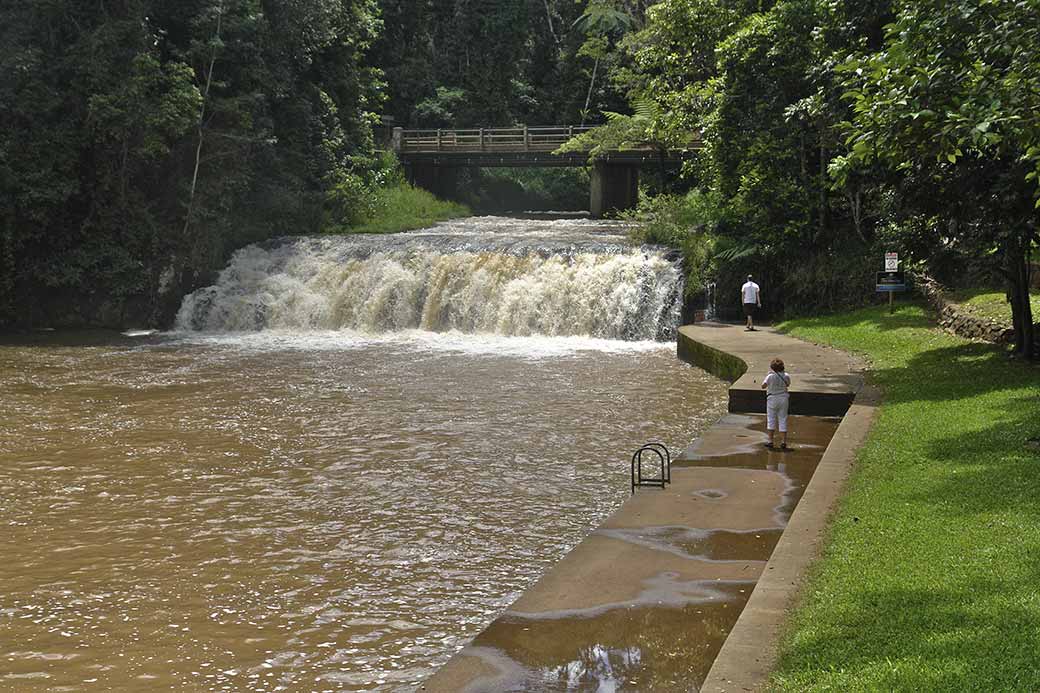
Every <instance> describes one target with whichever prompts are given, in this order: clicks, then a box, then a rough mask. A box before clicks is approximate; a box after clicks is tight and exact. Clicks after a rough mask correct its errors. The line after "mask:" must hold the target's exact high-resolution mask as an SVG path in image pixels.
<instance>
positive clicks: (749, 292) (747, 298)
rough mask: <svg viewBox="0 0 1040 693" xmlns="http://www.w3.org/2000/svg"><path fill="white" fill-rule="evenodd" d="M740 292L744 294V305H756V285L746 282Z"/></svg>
mask: <svg viewBox="0 0 1040 693" xmlns="http://www.w3.org/2000/svg"><path fill="white" fill-rule="evenodd" d="M740 290H741V291H742V292H743V293H744V303H758V284H756V283H755V282H747V283H746V284H744V286H742V287H740Z"/></svg>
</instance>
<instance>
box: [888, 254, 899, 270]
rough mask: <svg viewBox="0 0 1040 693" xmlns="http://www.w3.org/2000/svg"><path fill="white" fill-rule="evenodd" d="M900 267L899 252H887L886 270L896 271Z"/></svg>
mask: <svg viewBox="0 0 1040 693" xmlns="http://www.w3.org/2000/svg"><path fill="white" fill-rule="evenodd" d="M898 269H899V253H885V271H886V272H895V271H896V270H898Z"/></svg>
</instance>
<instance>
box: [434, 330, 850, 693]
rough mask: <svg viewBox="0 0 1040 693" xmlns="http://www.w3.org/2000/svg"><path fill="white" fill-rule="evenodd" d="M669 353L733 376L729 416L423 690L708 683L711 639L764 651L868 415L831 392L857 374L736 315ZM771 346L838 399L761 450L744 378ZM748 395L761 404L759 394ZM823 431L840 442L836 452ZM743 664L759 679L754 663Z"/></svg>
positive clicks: (809, 385)
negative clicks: (666, 478) (785, 445)
mask: <svg viewBox="0 0 1040 693" xmlns="http://www.w3.org/2000/svg"><path fill="white" fill-rule="evenodd" d="M778 350H779V351H778ZM679 352H680V355H681V356H683V357H684V358H685V359H687V360H690V361H692V362H694V363H695V364H697V365H700V366H702V367H704V368H706V369H708V370H709V371H710V372H714V373H717V374H722V375H725V376H726V377H727V379H730V380H734V379H736V381H737V382H736V383H735V384H734V386H733V387H732V388H730V390H731V392H730V407H729V408H730V412H731V413H730V414H728V415H727V416H725V417H723V418H722V419H721V420H720V421H718V422H717V423H716V424H715V425H714V426H712V427H711V428H710V429H708V430H707V431H706V432H705V434H704V435H703V436H701V437H700V438H699V439H698V440H696V441H695V442H694V443H693V444H692V445H691V446H689V447H688V448H687V450H686V451H684V452H683V453H682V454H680V455H679V456H678V459H677V460H676V461H675V463H674V464H673V467H672V483H671V485H670V486H669V487H668V488H667V489H640V490H639V491H638V492H637V493H635V494H634V495H633V496H632V497H631V498H629V499H628V500H627V501H626V502H625V503H624V504H622V506H621V507H620V508H619V509H618V510H617V511H616V512H615V513H614V514H613V515H611V516H610V517H609V518H608V519H607V520H606V521H605V522H604V523H603V524H602V525H601V526H600V527H599V528H598V529H597V530H595V531H594V532H593V533H592V534H590V535H589V536H588V537H586V539H585V540H583V541H582V542H581V543H580V544H579V545H578V546H577V547H575V548H574V549H573V550H572V551H571V552H570V553H568V554H567V555H566V556H565V557H564V558H563V559H562V560H561V561H560V562H559V563H557V564H556V565H555V566H553V567H552V568H551V569H550V570H549V572H548V573H546V574H545V575H544V576H543V577H542V579H541V580H539V581H538V582H537V583H536V584H535V585H534V586H532V587H531V588H530V589H528V590H527V591H526V592H524V593H523V594H522V595H521V597H520V598H519V599H518V600H517V601H516V602H515V603H514V604H513V605H512V606H511V607H510V608H509V609H508V610H507V611H506V612H505V613H504V614H502V615H501V616H500V617H499V618H498V619H496V620H495V621H494V622H493V623H492V624H491V625H490V626H489V627H488V628H486V629H485V630H484V631H483V632H482V633H481V634H480V635H478V636H477V637H476V638H475V639H474V641H473V642H472V643H471V644H470V645H469V646H467V647H466V648H464V649H463V650H461V651H460V652H458V653H457V654H456V655H455V657H453V658H452V659H451V660H450V661H449V662H448V663H447V664H446V665H445V666H444V667H443V668H442V669H441V670H440V671H439V672H438V673H437V674H435V675H434V676H433V677H432V678H431V679H429V680H428V681H427V682H426V685H425V686H424V688H423V690H425V691H452V692H453V693H456V692H458V691H466V692H472V693H476V692H478V691H499V690H546V689H550V688H551V689H556V688H560V689H566V690H571V689H575V688H591V687H600V688H609V689H611V690H615V689H625V690H677V691H678V690H690V689H695V688H696V687H697V686H699V685H700V683H701V682H702V681H705V677H706V676H707V677H708V678H709V679H710V678H711V676H712V674H711V673H710V672H709V670H711V671H714V669H713V663H714V666H718V660H717V659H716V655H717V654H718V653H719V651H720V648H724V646H723V643H724V642H725V643H726V645H725V647H729V646H730V641H731V640H734V639H736V640H737V641H739V642H738V643H737V645H738V646H737V648H736V649H733V648H731V652H733V653H735V654H734V655H731V656H730V658H729V660H728V661H729V662H731V663H732V664H735V665H747V666H753V664H752V662H753V661H754V660H757V661H758V662H759V663H763V662H766V659H765V654H766V652H765V651H766V650H771V649H772V647H773V646H774V644H775V638H774V634H775V632H776V629H777V628H778V627H779V626H778V622H779V618H780V616H782V614H783V609H784V606H785V605H787V604H789V603H790V602H791V600H793V597H794V593H795V589H796V587H797V584H798V583H799V581H800V577H799V576H800V575H801V571H803V570H804V567H805V565H807V562H808V560H809V559H810V558H811V557H812V556H813V555H814V547H815V543H814V542H815V540H816V538H817V537H819V536H820V535H821V533H822V528H823V523H824V522H825V520H826V518H827V515H828V513H827V510H828V508H829V507H830V505H831V503H833V501H834V499H835V498H836V496H837V492H838V489H840V481H841V479H843V478H844V475H845V470H846V469H847V465H848V462H849V461H850V460H851V454H850V453H849V449H850V446H853V445H854V444H855V442H856V441H857V440H858V436H861V434H862V433H863V432H864V431H865V430H866V425H867V424H868V423H869V418H870V417H869V413H867V412H860V413H859V414H857V415H856V416H851V415H850V416H846V417H845V420H842V421H841V423H840V424H839V420H840V419H839V417H840V416H841V415H842V414H844V413H845V408H846V407H847V402H846V403H845V404H842V403H841V402H840V401H839V400H838V399H837V398H836V397H835V395H836V394H839V395H840V394H844V395H845V396H846V400H848V399H851V395H852V394H853V393H854V392H856V391H857V390H858V388H859V385H860V383H861V380H860V379H859V378H858V377H857V376H856V375H855V369H856V364H855V363H854V362H853V360H851V359H850V358H849V357H848V356H847V355H846V354H843V353H841V352H839V351H836V350H832V349H824V348H820V347H817V346H815V345H812V344H808V343H805V342H800V341H797V340H794V339H791V338H789V337H784V336H782V335H778V334H775V333H773V332H772V331H770V330H762V331H760V332H759V333H757V334H754V335H747V334H745V333H744V332H743V330H742V328H740V327H738V326H731V325H713V324H704V325H698V326H687V327H683V328H681V330H680V335H679ZM776 353H783V354H784V356H785V358H786V359H787V360H788V362H789V363H790V364H792V370H795V369H796V372H798V373H800V374H802V377H801V378H800V381H801V384H800V385H799V388H798V389H799V394H800V395H801V397H802V398H803V400H804V402H805V403H807V404H809V405H812V406H819V407H821V408H826V407H832V409H831V410H830V411H828V412H826V413H827V415H825V416H792V431H793V432H792V438H791V442H792V449H791V450H789V451H786V452H782V451H778V450H777V451H771V450H767V449H766V448H764V447H763V445H762V443H763V442H764V441H765V440H766V435H765V417H764V416H762V415H761V414H758V413H754V412H756V411H758V409H759V405H760V404H761V402H759V401H758V400H757V399H754V400H753V399H750V398H749V397H748V396H746V395H745V394H744V393H743V389H744V388H743V386H741V385H740V383H741V381H742V380H743V378H744V377H745V376H746V377H748V378H753V377H756V376H760V375H761V374H762V372H764V368H765V367H766V364H767V363H768V358H767V357H766V355H767V354H768V356H769V357H771V356H773V355H775V354H776ZM763 358H766V360H765V361H763V360H762V359H763ZM753 374H754V375H753ZM814 390H818V392H816V393H814V392H813V391H814ZM734 393H736V395H737V396H736V397H735V396H734ZM757 395H758V398H759V399H761V400H762V402H764V395H763V394H762V391H761V390H760V389H759V390H758V392H757ZM745 407H750V408H745ZM834 407H836V408H834ZM748 412H751V413H748ZM832 439H834V440H836V441H839V443H848V445H846V446H845V447H843V448H842V449H841V450H840V451H839V452H837V453H834V452H833V451H832V447H833V446H832V444H831V441H832ZM839 447H841V446H839ZM828 454H831V460H830V462H828V461H827V456H828ZM618 463H619V464H625V463H626V461H625V460H618ZM821 465H822V466H821ZM792 513H793V515H792ZM797 517H800V518H801V520H798V522H796V520H795V518H797ZM789 519H790V521H791V524H788V520H789ZM792 531H794V533H795V536H793V537H789V534H790V533H791V532H792ZM785 546H786V547H787V548H784V547H785ZM774 549H775V551H774ZM771 556H772V557H771ZM778 556H779V558H778ZM760 578H761V582H760ZM756 583H757V586H756ZM763 584H764V585H766V589H765V590H764V592H765V596H764V597H763V596H762V595H760V592H763V589H762V585H763ZM749 597H750V601H749ZM763 598H764V599H765V600H766V603H763V602H762V599H763ZM756 600H757V601H756ZM745 605H747V608H745ZM778 605H779V608H778ZM742 612H743V613H742ZM749 612H752V613H751V615H752V617H753V620H752V626H751V630H752V631H753V630H755V625H756V624H757V625H758V626H762V625H763V624H764V623H765V621H764V620H763V618H764V619H766V620H768V619H772V620H773V622H774V623H773V625H772V626H768V627H762V628H759V629H758V631H757V632H751V633H750V634H749V628H748V627H747V626H745V627H744V628H743V629H741V626H740V623H741V621H743V620H745V616H746V615H747V614H748V613H749ZM738 618H739V620H738ZM734 624H736V626H735V625H734ZM738 633H739V635H738ZM727 636H729V640H727ZM741 648H744V649H741ZM747 648H752V649H754V651H755V655H754V660H752V659H749V658H748V657H747V656H746V649H747ZM723 652H725V649H723ZM720 659H721V656H720ZM765 666H766V668H765V669H764V671H766V672H767V671H768V663H766V665H765ZM753 674H754V675H755V676H757V677H758V678H757V680H759V681H761V680H764V678H763V676H764V673H763V669H762V668H759V669H756V670H755V671H754V672H753ZM730 680H733V679H732V678H731V679H730ZM740 680H741V681H744V680H747V679H740Z"/></svg>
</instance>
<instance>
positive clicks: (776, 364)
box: [769, 357, 784, 373]
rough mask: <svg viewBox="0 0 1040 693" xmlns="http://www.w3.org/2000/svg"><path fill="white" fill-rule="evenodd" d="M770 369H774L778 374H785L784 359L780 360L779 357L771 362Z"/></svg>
mask: <svg viewBox="0 0 1040 693" xmlns="http://www.w3.org/2000/svg"><path fill="white" fill-rule="evenodd" d="M769 367H770V368H772V369H773V370H774V371H776V372H777V373H783V372H784V360H783V359H782V358H779V357H778V358H775V359H773V360H772V361H770V362H769Z"/></svg>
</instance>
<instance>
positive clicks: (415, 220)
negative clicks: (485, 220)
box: [346, 183, 472, 233]
mask: <svg viewBox="0 0 1040 693" xmlns="http://www.w3.org/2000/svg"><path fill="white" fill-rule="evenodd" d="M377 194H378V195H379V196H380V200H379V205H378V207H379V208H380V211H379V213H378V214H376V215H375V217H374V218H372V219H369V220H368V221H366V222H365V223H364V224H361V225H359V226H354V227H351V228H349V229H347V230H346V232H347V233H397V232H398V231H411V230H412V229H422V228H426V227H427V226H432V225H433V224H434V223H435V222H438V221H444V220H446V219H455V218H457V217H467V216H470V214H472V212H470V210H469V208H467V207H466V206H465V205H460V204H457V203H455V202H447V201H445V200H441V199H438V198H436V197H434V196H433V195H432V194H430V193H428V192H426V191H425V190H422V189H421V188H415V187H412V186H411V185H408V184H407V183H401V184H399V185H395V186H392V187H389V188H384V189H382V190H380V191H378V193H377Z"/></svg>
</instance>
